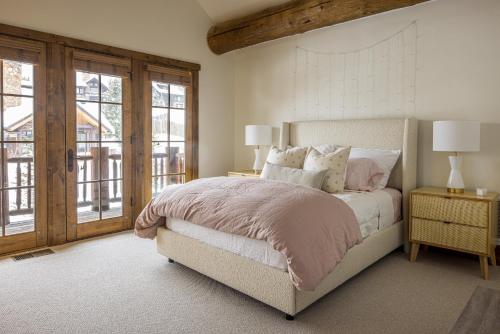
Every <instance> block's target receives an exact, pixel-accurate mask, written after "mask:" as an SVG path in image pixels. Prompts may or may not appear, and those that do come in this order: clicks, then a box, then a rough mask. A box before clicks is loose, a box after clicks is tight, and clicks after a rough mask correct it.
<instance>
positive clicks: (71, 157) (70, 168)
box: [68, 149, 75, 172]
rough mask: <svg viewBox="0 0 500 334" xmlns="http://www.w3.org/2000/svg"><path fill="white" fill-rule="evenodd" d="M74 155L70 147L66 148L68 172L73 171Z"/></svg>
mask: <svg viewBox="0 0 500 334" xmlns="http://www.w3.org/2000/svg"><path fill="white" fill-rule="evenodd" d="M74 161H75V156H74V153H73V150H72V149H69V150H68V172H72V171H73V167H74Z"/></svg>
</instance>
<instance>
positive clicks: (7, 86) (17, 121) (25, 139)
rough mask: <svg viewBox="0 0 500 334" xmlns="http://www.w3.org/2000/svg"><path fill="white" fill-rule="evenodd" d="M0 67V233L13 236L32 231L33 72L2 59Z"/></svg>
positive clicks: (33, 194)
mask: <svg viewBox="0 0 500 334" xmlns="http://www.w3.org/2000/svg"><path fill="white" fill-rule="evenodd" d="M0 67H1V69H0V81H1V88H0V99H1V101H0V106H1V109H2V111H3V112H2V113H1V117H0V122H1V123H2V127H1V128H2V130H1V132H2V134H1V136H0V142H1V147H2V152H1V160H2V161H3V164H2V165H3V166H4V168H2V174H3V175H2V176H1V178H0V179H2V180H3V182H2V183H0V188H1V198H2V202H3V204H2V207H3V211H4V213H3V217H2V221H3V233H2V234H3V235H13V234H19V233H26V232H32V231H34V230H35V208H34V204H35V203H34V202H35V159H34V157H35V141H34V131H33V123H34V122H33V119H34V71H33V64H29V63H23V62H19V61H13V60H6V59H4V60H2V59H0ZM2 234H0V235H2Z"/></svg>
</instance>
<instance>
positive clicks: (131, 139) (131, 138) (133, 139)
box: [130, 135, 135, 145]
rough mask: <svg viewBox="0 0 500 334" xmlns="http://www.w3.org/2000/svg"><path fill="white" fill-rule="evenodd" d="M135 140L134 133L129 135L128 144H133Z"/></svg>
mask: <svg viewBox="0 0 500 334" xmlns="http://www.w3.org/2000/svg"><path fill="white" fill-rule="evenodd" d="M134 142H135V135H132V136H130V145H132V144H134Z"/></svg>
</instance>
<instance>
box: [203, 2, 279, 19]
mask: <svg viewBox="0 0 500 334" xmlns="http://www.w3.org/2000/svg"><path fill="white" fill-rule="evenodd" d="M287 1H289V0H198V3H199V4H200V5H201V6H202V7H203V9H205V11H206V12H207V14H208V16H210V18H211V19H212V20H213V21H214V22H215V23H220V22H223V21H227V20H231V19H235V18H238V17H241V16H245V15H248V14H252V13H255V12H258V11H260V10H262V9H265V8H268V7H272V6H275V5H280V4H282V3H285V2H287Z"/></svg>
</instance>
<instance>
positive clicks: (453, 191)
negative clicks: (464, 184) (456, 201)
mask: <svg viewBox="0 0 500 334" xmlns="http://www.w3.org/2000/svg"><path fill="white" fill-rule="evenodd" d="M446 190H447V191H448V192H449V193H450V194H463V193H464V192H465V190H464V189H463V188H446Z"/></svg>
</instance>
